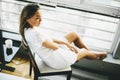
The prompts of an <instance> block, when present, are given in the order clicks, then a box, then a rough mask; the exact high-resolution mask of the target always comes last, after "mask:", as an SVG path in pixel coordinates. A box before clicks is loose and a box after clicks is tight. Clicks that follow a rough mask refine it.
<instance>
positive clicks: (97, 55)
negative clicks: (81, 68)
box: [77, 48, 106, 61]
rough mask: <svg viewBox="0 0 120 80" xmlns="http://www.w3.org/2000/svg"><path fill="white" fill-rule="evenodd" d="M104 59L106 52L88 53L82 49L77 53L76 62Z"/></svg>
mask: <svg viewBox="0 0 120 80" xmlns="http://www.w3.org/2000/svg"><path fill="white" fill-rule="evenodd" d="M105 57H106V52H95V51H89V50H86V49H84V48H82V49H80V50H79V52H78V56H77V61H79V60H80V59H82V58H88V59H104V58H105Z"/></svg>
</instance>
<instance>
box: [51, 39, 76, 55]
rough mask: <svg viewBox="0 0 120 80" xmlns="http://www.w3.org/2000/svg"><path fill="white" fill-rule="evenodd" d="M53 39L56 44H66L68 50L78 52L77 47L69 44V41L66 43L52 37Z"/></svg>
mask: <svg viewBox="0 0 120 80" xmlns="http://www.w3.org/2000/svg"><path fill="white" fill-rule="evenodd" d="M53 41H54V42H55V43H57V44H63V45H66V46H67V47H68V48H70V50H72V51H74V52H76V53H77V52H78V51H77V49H76V48H75V47H74V46H73V45H71V44H70V43H68V42H64V41H60V40H57V39H54V40H53Z"/></svg>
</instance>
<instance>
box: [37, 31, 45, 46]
mask: <svg viewBox="0 0 120 80" xmlns="http://www.w3.org/2000/svg"><path fill="white" fill-rule="evenodd" d="M36 39H37V40H38V42H39V43H40V46H42V44H43V42H45V41H46V36H45V35H43V34H42V33H41V32H39V30H37V31H36Z"/></svg>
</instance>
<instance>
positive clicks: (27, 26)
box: [19, 3, 106, 69]
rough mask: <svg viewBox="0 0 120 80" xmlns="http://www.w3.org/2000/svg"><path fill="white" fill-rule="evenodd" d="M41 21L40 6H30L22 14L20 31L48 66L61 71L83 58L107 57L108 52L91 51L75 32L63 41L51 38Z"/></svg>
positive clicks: (34, 4) (66, 36) (63, 38)
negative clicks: (45, 31) (44, 30)
mask: <svg viewBox="0 0 120 80" xmlns="http://www.w3.org/2000/svg"><path fill="white" fill-rule="evenodd" d="M41 21H42V19H41V12H40V7H39V5H38V4H36V3H33V4H28V5H26V6H25V7H24V8H23V10H22V12H21V16H20V26H19V29H20V34H21V36H22V37H23V38H25V39H26V41H27V42H28V45H29V46H30V48H31V49H32V51H33V52H35V53H36V54H38V56H39V57H40V58H41V59H42V60H43V61H44V62H45V63H46V64H47V65H48V66H50V67H52V68H55V69H61V68H65V67H67V66H70V65H72V64H74V63H75V62H77V61H79V60H80V59H82V58H88V59H103V58H105V57H106V52H94V51H90V50H89V49H88V48H87V47H86V46H85V45H84V43H83V42H82V41H81V39H80V37H79V36H78V35H77V34H76V33H75V32H70V33H69V34H67V35H65V36H64V37H61V40H57V39H52V38H50V37H49V35H47V34H45V33H44V32H43V31H42V30H41V29H40V28H39V25H40V23H41ZM71 43H74V45H72V44H71Z"/></svg>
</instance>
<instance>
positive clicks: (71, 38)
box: [65, 32, 78, 42]
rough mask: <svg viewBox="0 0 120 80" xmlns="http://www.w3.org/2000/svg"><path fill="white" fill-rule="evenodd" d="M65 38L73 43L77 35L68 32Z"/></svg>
mask: <svg viewBox="0 0 120 80" xmlns="http://www.w3.org/2000/svg"><path fill="white" fill-rule="evenodd" d="M65 37H66V38H67V40H68V41H69V42H73V41H74V40H76V39H77V38H78V35H77V33H76V32H70V33H68V34H67V35H66V36H65Z"/></svg>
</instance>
